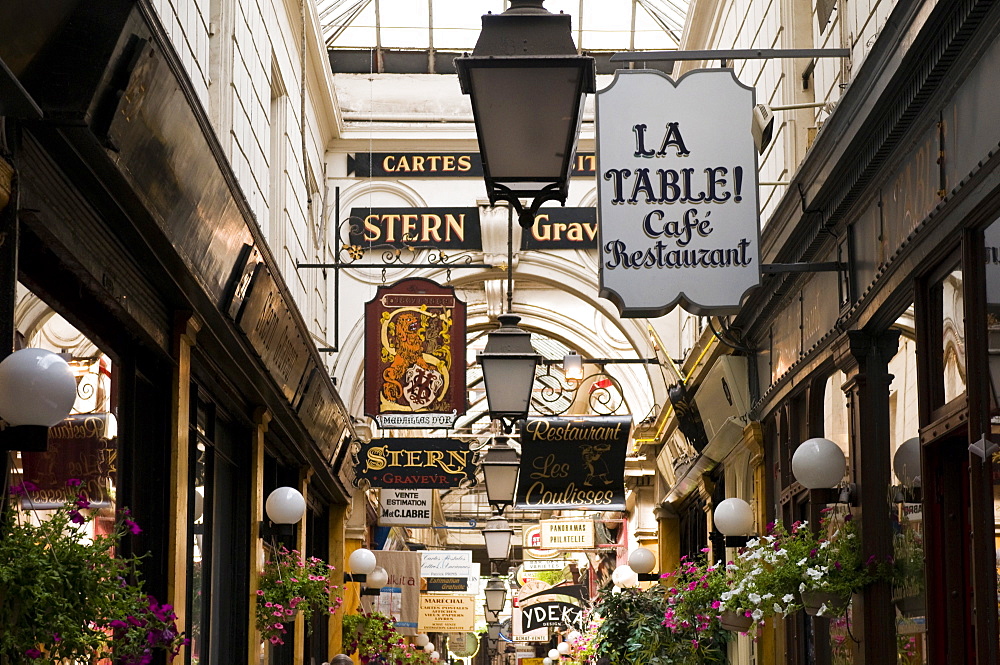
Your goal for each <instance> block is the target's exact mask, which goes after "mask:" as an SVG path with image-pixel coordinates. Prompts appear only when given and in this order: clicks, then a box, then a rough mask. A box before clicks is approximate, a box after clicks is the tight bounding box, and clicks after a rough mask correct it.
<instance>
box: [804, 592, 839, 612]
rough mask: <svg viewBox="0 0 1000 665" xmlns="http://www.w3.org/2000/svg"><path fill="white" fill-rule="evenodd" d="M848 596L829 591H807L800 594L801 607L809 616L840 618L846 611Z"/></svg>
mask: <svg viewBox="0 0 1000 665" xmlns="http://www.w3.org/2000/svg"><path fill="white" fill-rule="evenodd" d="M850 602H851V597H850V596H844V595H841V594H836V593H831V592H829V591H814V590H807V591H803V592H802V607H803V609H805V611H806V614H809V615H811V616H824V617H834V616H840V615H841V614H843V613H844V612H845V611H846V610H847V604H848V603H850Z"/></svg>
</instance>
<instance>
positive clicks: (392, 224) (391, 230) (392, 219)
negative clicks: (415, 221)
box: [382, 215, 399, 242]
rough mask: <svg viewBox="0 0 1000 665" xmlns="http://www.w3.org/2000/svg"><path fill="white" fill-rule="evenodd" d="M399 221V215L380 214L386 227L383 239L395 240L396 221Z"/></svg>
mask: <svg viewBox="0 0 1000 665" xmlns="http://www.w3.org/2000/svg"><path fill="white" fill-rule="evenodd" d="M398 221H399V215H382V222H383V223H384V224H385V226H386V227H387V231H386V236H385V241H386V242H395V241H396V222H398Z"/></svg>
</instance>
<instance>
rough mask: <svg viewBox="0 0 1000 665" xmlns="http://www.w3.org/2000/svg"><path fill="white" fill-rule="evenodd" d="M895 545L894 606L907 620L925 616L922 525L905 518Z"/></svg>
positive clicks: (897, 534)
mask: <svg viewBox="0 0 1000 665" xmlns="http://www.w3.org/2000/svg"><path fill="white" fill-rule="evenodd" d="M892 545H893V565H892V600H893V603H894V604H895V605H896V608H897V609H898V610H899V612H900V614H902V615H903V616H904V617H917V616H924V615H925V614H926V609H925V602H924V544H923V534H921V532H920V522H919V521H918V520H914V519H912V518H910V517H908V516H906V515H905V514H904V516H903V517H902V518H901V519H900V520H899V528H898V530H897V532H896V534H895V535H894V536H893V541H892Z"/></svg>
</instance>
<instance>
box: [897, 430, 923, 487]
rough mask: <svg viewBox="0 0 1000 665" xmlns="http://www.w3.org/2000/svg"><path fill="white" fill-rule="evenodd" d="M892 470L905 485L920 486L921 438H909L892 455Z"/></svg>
mask: <svg viewBox="0 0 1000 665" xmlns="http://www.w3.org/2000/svg"><path fill="white" fill-rule="evenodd" d="M892 472H893V473H894V474H896V478H898V479H899V482H901V483H903V484H904V485H909V486H911V487H920V439H918V438H917V437H913V438H912V439H907V440H906V441H904V442H903V443H901V444H900V446H899V448H896V454H895V455H893V456H892Z"/></svg>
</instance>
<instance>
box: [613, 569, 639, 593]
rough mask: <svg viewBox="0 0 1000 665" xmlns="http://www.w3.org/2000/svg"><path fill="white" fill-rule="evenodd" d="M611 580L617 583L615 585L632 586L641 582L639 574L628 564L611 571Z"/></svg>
mask: <svg viewBox="0 0 1000 665" xmlns="http://www.w3.org/2000/svg"><path fill="white" fill-rule="evenodd" d="M611 581H612V582H614V583H615V586H620V587H623V588H630V587H634V586H636V585H637V584H638V583H639V575H638V574H637V573H636V572H635V571H634V570H632V569H631V568H630V567H629V566H628V565H622V566H618V567H617V568H615V569H614V571H613V572H612V573H611Z"/></svg>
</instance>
